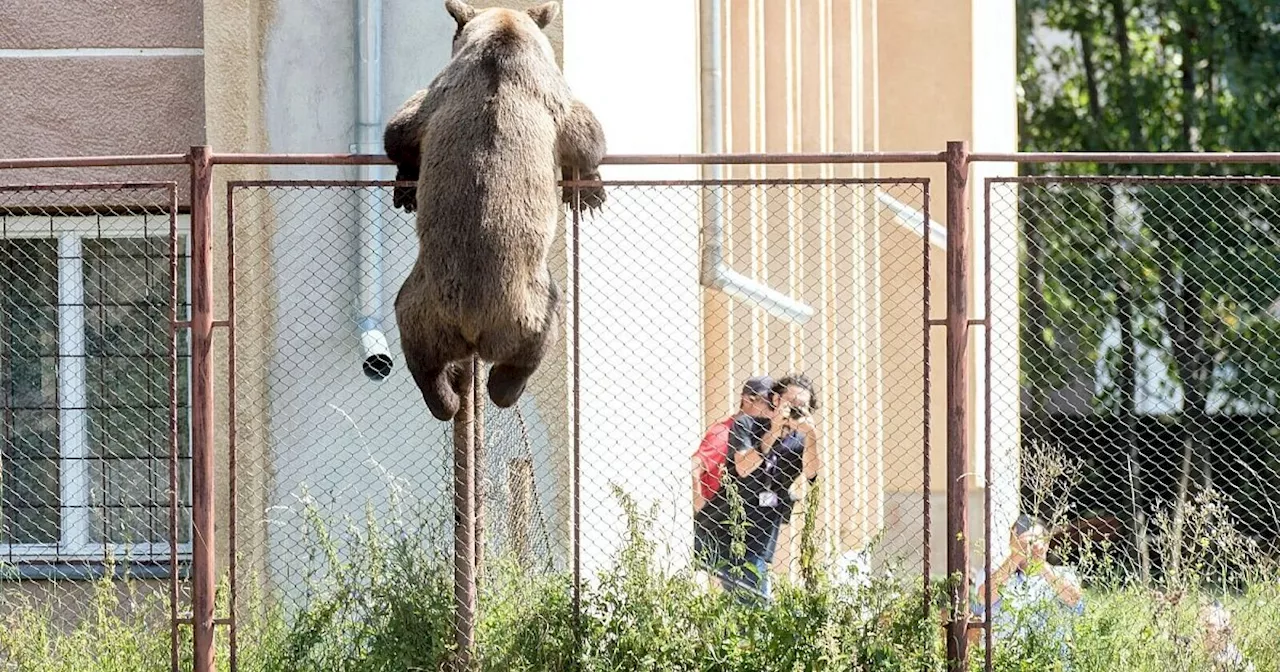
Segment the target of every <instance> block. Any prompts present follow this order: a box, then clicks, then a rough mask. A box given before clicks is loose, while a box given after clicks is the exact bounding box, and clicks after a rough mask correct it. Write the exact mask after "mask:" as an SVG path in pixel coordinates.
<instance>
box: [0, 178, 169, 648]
mask: <svg viewBox="0 0 1280 672" xmlns="http://www.w3.org/2000/svg"><path fill="white" fill-rule="evenodd" d="M185 224H186V222H185V217H184V218H182V220H181V221H180V219H179V217H178V215H177V211H176V187H175V185H174V184H172V183H169V184H163V183H158V184H132V185H129V184H125V185H119V184H116V185H97V184H82V185H50V186H30V187H0V437H2V438H0V447H2V448H3V450H2V451H0V622H4V623H6V625H5V629H6V630H7V631H11V632H14V633H16V632H18V628H16V627H14V623H13V622H11V621H9V619H23V620H24V623H23V631H25V632H35V631H38V630H39V629H40V628H41V627H47V628H48V629H49V630H50V631H56V630H59V629H62V628H76V627H83V626H82V624H83V623H84V622H86V621H87V622H95V623H96V624H97V625H99V626H101V625H103V624H104V621H110V620H112V619H122V620H125V621H129V622H135V621H141V622H145V623H147V624H150V625H151V626H152V627H155V628H157V629H160V630H161V631H168V630H170V628H172V642H174V643H176V642H177V639H178V631H177V623H178V621H179V619H180V614H184V613H185V612H186V611H187V610H188V606H187V605H188V598H187V594H188V590H187V587H186V582H185V574H186V570H187V564H188V563H187V556H188V554H189V552H190V548H189V546H190V541H191V525H190V504H191V496H190V487H189V482H190V441H189V439H188V424H187V422H186V413H185V410H186V408H187V407H188V405H189V404H188V402H189V390H188V371H187V363H188V360H189V357H188V349H187V343H186V336H185V334H184V333H183V332H181V331H178V330H174V329H172V328H171V326H172V325H173V324H174V323H175V322H176V321H180V320H184V319H186V315H187V294H186V288H187V282H186V273H187V235H186V233H185ZM123 576H129V577H131V578H132V579H135V582H134V586H135V590H134V591H131V592H129V593H128V594H125V593H122V592H117V591H115V590H114V589H113V588H107V589H105V591H104V589H103V588H102V586H101V585H100V584H99V583H97V580H99V579H102V578H110V577H115V578H120V577H123ZM165 624H169V625H168V626H167V627H166V625H165ZM91 627H92V626H91ZM11 628H12V629H11ZM153 644H155V645H156V646H157V647H159V648H154V649H153V650H152V651H151V653H152V654H154V655H157V656H160V657H161V658H162V659H164V660H168V658H169V653H168V651H167V650H166V649H168V648H169V644H170V638H169V637H163V638H157V639H156V640H155V641H154V642H153ZM44 645H45V644H44V643H42V642H40V641H32V640H28V639H22V638H21V637H17V636H14V637H13V638H6V640H5V642H4V646H0V667H4V666H5V665H6V664H9V663H8V662H6V661H10V662H11V659H12V660H18V661H21V660H29V658H25V657H24V656H29V655H31V654H33V653H36V652H37V651H38V647H41V646H44ZM31 647H36V648H31ZM176 650H177V649H176V648H175V649H174V651H176ZM5 669H8V668H7V667H5Z"/></svg>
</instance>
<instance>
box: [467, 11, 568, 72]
mask: <svg viewBox="0 0 1280 672" xmlns="http://www.w3.org/2000/svg"><path fill="white" fill-rule="evenodd" d="M444 7H445V9H446V10H447V11H448V12H449V15H450V16H452V17H453V20H454V21H456V22H457V24H458V29H457V31H455V32H454V34H453V55H454V56H456V55H457V54H458V52H459V51H461V50H462V49H463V48H464V47H466V45H467V44H469V43H472V42H476V41H479V40H486V39H489V38H491V37H494V36H497V35H510V34H521V35H524V36H528V37H532V38H533V39H536V40H537V41H538V43H539V46H541V47H542V49H543V50H544V51H545V52H546V54H547V56H548V57H549V58H551V59H552V60H554V59H555V52H554V51H553V50H552V48H551V41H550V40H548V39H547V36H546V34H545V33H543V32H542V31H543V29H545V28H546V27H547V26H549V25H551V22H552V21H554V20H555V19H556V16H558V15H559V14H560V3H558V2H547V3H543V4H541V5H538V6H536V7H531V8H529V9H528V10H525V11H523V12H521V11H519V10H515V9H506V8H503V7H486V8H483V9H476V8H475V7H472V6H471V5H469V4H467V3H466V2H463V0H445V3H444Z"/></svg>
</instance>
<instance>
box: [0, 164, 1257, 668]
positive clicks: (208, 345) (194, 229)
mask: <svg viewBox="0 0 1280 672" xmlns="http://www.w3.org/2000/svg"><path fill="white" fill-rule="evenodd" d="M604 163H606V164H609V165H699V166H708V165H814V164H826V165H838V164H844V165H849V164H935V165H936V164H943V165H945V167H946V213H947V225H946V226H947V231H946V242H947V249H946V270H945V276H946V280H947V291H946V294H947V295H946V298H945V305H946V313H945V318H943V319H936V318H931V317H930V316H929V314H928V312H927V311H928V309H929V300H928V298H927V295H928V282H929V271H928V234H927V232H926V233H925V236H924V237H925V249H926V252H925V255H926V257H925V267H924V282H925V290H926V291H925V294H926V296H925V311H926V314H925V315H924V319H923V320H922V327H923V330H924V332H925V339H926V341H925V342H926V343H928V334H929V332H930V330H931V329H932V328H933V327H943V328H944V329H945V332H946V365H945V378H946V396H947V401H946V417H945V423H946V430H947V431H946V460H947V465H946V474H947V483H946V502H947V520H946V535H945V537H944V543H945V545H946V548H947V554H946V555H947V574H948V576H949V577H950V578H951V579H952V581H953V583H952V584H951V586H952V587H951V589H950V590H951V594H950V595H949V598H950V599H949V602H950V606H951V609H950V613H949V615H948V621H947V627H946V648H947V654H948V660H949V661H950V662H949V669H952V670H959V669H962V668H963V664H962V663H960V661H964V660H967V657H968V652H967V649H968V645H967V637H966V633H967V631H968V630H969V629H970V628H975V627H976V628H982V629H983V630H984V631H985V633H986V637H987V643H988V646H987V647H986V650H987V657H988V666H989V665H990V655H991V646H990V642H991V623H990V622H989V619H987V621H986V622H979V623H973V622H971V621H970V619H969V616H968V593H967V586H968V585H969V567H968V566H969V554H970V540H969V538H968V535H967V534H966V533H965V531H966V530H967V529H968V519H969V514H970V511H969V504H968V494H969V492H970V488H971V484H970V476H971V474H969V473H968V471H967V466H966V465H967V464H968V462H969V456H970V448H971V446H970V437H969V432H968V419H969V417H970V412H971V409H970V405H971V403H972V401H973V400H971V399H970V392H969V390H970V382H971V380H970V370H969V366H968V356H969V354H970V353H969V328H970V327H974V326H979V327H983V329H984V332H985V344H984V348H983V349H984V352H983V355H982V356H983V357H985V359H986V360H987V362H988V364H989V362H990V358H991V339H990V332H991V316H990V312H991V306H990V303H989V301H988V302H985V305H986V313H987V314H986V315H982V316H972V315H970V308H969V302H970V296H969V294H970V292H969V281H970V271H971V269H970V240H969V238H970V236H969V224H970V213H969V204H970V185H969V179H970V175H969V169H970V167H971V166H973V165H974V164H979V163H1006V164H1014V165H1020V164H1024V163H1049V164H1081V163H1092V164H1161V165H1174V164H1181V165H1188V164H1273V165H1276V164H1280V152H1256V153H1253V152H1249V153H1194V152H1182V153H1115V152H1107V153H1089V152H1071V153H1019V152H1014V153H971V152H970V151H969V146H968V143H967V142H965V141H956V142H948V143H947V145H946V149H945V150H944V151H938V152H925V151H921V152H896V153H881V152H856V153H827V154H758V153H757V154H715V155H705V154H673V155H612V156H609V157H606V159H605V161H604ZM183 165H185V166H188V168H189V170H190V176H191V195H190V198H191V231H190V247H191V259H190V268H191V286H190V294H191V297H190V302H191V317H190V320H189V321H180V320H178V319H177V316H176V315H175V316H174V318H173V324H172V328H173V333H174V334H175V335H176V334H177V333H178V332H179V330H182V329H189V330H190V338H191V360H192V361H191V371H192V375H191V382H190V385H191V397H192V408H191V414H192V416H191V431H192V445H191V459H192V509H193V515H192V525H193V530H192V535H193V539H192V544H193V552H192V559H191V562H192V569H191V581H192V592H193V595H192V606H193V610H192V615H191V617H179V615H178V614H177V612H176V604H175V605H171V609H173V610H175V611H173V612H172V620H173V622H172V624H171V626H172V628H173V656H174V657H173V668H174V669H175V670H176V669H177V651H178V626H179V625H180V624H189V625H191V626H192V628H193V638H192V644H193V650H194V671H195V672H212V670H213V669H215V668H214V657H213V648H214V647H213V641H214V635H215V628H216V627H217V626H220V625H221V626H227V627H228V628H229V635H230V641H231V664H232V669H234V668H235V650H236V647H235V640H236V625H235V619H234V618H233V617H230V616H228V617H221V618H220V617H218V616H217V614H216V613H215V607H214V590H215V569H214V568H215V555H214V550H215V549H214V536H213V532H214V528H215V526H216V525H217V522H218V521H217V517H216V515H215V510H214V473H215V472H214V457H215V456H214V454H213V452H214V447H213V446H214V439H215V435H216V432H217V431H218V430H217V429H216V427H215V425H214V420H213V417H214V395H213V356H214V355H213V353H212V340H213V333H214V329H216V328H224V329H226V330H227V331H228V333H229V334H230V335H231V336H232V337H231V338H230V348H231V352H230V358H231V367H233V368H232V369H231V376H230V383H229V385H230V386H232V387H231V390H232V395H233V397H232V398H233V399H234V385H235V375H234V366H235V364H234V359H235V351H234V348H235V338H234V330H235V322H236V317H235V309H234V306H235V289H236V288H235V273H234V269H235V256H234V242H233V241H234V228H235V227H234V225H233V220H232V219H231V215H230V213H231V210H230V208H231V202H230V201H231V195H230V190H229V192H228V195H227V199H228V210H229V211H228V218H229V221H228V229H227V235H228V259H227V261H228V264H229V268H230V270H231V272H230V273H229V276H228V282H229V286H228V288H227V289H228V292H229V293H228V297H229V301H228V303H229V305H228V306H226V307H224V310H225V311H226V313H225V317H223V318H221V319H219V318H217V317H215V314H216V311H217V308H218V307H217V306H215V305H214V299H213V290H214V288H213V282H214V276H213V258H212V254H213V248H212V233H213V226H214V224H213V221H212V220H213V216H214V214H213V213H214V206H213V204H214V200H213V199H214V198H215V195H214V193H213V184H214V176H215V173H216V172H217V166H219V165H223V166H237V165H239V166H247V165H253V166H284V165H302V166H351V165H390V161H389V160H387V159H386V157H384V156H381V155H364V154H248V153H225V154H224V153H215V152H214V151H213V150H212V148H210V147H209V146H197V147H192V148H191V149H190V151H189V152H188V153H186V154H156V155H136V156H99V157H70V158H31V159H0V170H4V171H6V172H8V171H19V170H23V169H50V168H52V169H74V168H119V167H125V166H183ZM1019 179H1023V178H1009V177H1000V178H988V179H987V180H986V182H985V184H984V185H983V189H984V190H985V191H984V196H987V198H986V202H985V210H986V212H985V215H984V221H986V222H988V223H989V221H990V198H989V193H990V187H991V185H992V184H993V183H996V182H1016V181H1018V180H1019ZM1060 179H1061V178H1060ZM1065 179H1067V180H1070V178H1065ZM1114 179H1120V178H1114ZM1242 179H1246V180H1247V179H1248V178H1242ZM40 181H41V182H46V181H47V180H40ZM343 183H346V184H357V183H352V182H349V181H343ZM94 184H97V183H94ZM358 184H360V185H367V184H370V183H365V182H359V183H358ZM564 184H565V186H570V187H577V186H587V185H595V184H599V182H578V181H566V182H565V183H564ZM604 184H606V185H608V184H610V182H609V181H608V180H606V181H604ZM63 186H67V185H63ZM925 196H926V207H927V202H928V193H927V191H926V194H925ZM926 212H927V211H926ZM578 220H579V218H578V216H577V215H576V214H575V215H574V216H573V218H572V222H571V225H572V227H573V229H572V233H573V234H574V235H573V245H574V247H573V249H572V251H571V252H570V259H569V261H570V264H571V273H572V274H573V277H574V281H575V283H576V280H577V274H578V249H577V241H578V236H577V235H576V233H577V227H578V224H579V221H578ZM984 228H987V229H989V227H984ZM982 235H984V236H986V237H987V240H988V244H986V245H985V246H984V250H985V258H984V259H983V260H982V263H983V264H984V267H986V268H988V269H989V266H990V249H991V248H990V244H989V237H990V233H989V230H984V231H983V233H982ZM984 276H985V278H986V287H985V289H984V290H983V291H984V292H985V296H986V297H988V298H989V296H990V289H991V281H990V273H989V272H987V273H985V274H984ZM573 300H574V301H576V300H577V299H576V292H575V297H574V298H573ZM577 317H578V311H576V310H575V311H574V323H573V325H572V327H571V328H572V329H573V331H574V333H576V332H577V326H578V325H577ZM924 356H925V358H926V363H925V388H926V395H925V400H926V413H925V418H924V422H925V427H926V432H927V427H928V422H929V419H928V412H927V404H928V399H929V395H928V392H927V390H928V387H929V378H928V377H929V369H928V363H927V359H928V353H927V349H926V352H925V353H924ZM572 366H573V376H574V379H573V389H572V391H571V395H572V403H573V406H574V408H575V411H576V410H577V409H578V406H579V387H580V386H579V380H578V361H577V347H576V344H575V351H574V355H573V363H572ZM985 371H986V372H987V380H986V382H985V386H984V389H985V393H986V396H985V397H984V399H982V400H980V401H979V403H984V404H986V405H987V406H988V407H989V406H990V366H987V367H985ZM478 388H479V385H475V386H474V387H473V390H472V391H473V392H475V390H476V389H478ZM476 396H483V395H478V394H472V395H466V396H464V397H463V398H464V400H466V401H465V402H464V404H463V407H462V410H461V411H460V413H459V415H458V417H457V418H456V419H455V434H454V436H455V438H454V448H455V450H454V474H455V484H456V485H457V486H458V487H457V488H456V490H455V493H454V505H455V516H461V518H455V519H457V520H464V521H466V524H464V525H461V526H458V527H457V528H456V530H455V546H454V548H455V553H454V554H455V578H456V580H455V591H456V592H455V601H456V607H457V608H456V611H455V618H456V621H457V625H458V627H457V628H456V631H457V633H458V640H457V644H458V645H459V651H460V653H461V658H462V659H463V660H462V661H459V662H465V661H466V659H467V657H468V655H469V653H470V651H471V646H472V644H473V642H474V625H475V623H474V617H475V613H474V610H475V597H476V591H475V578H476V553H477V549H476V546H475V544H476V542H475V539H474V530H475V527H474V525H475V518H476V515H477V513H478V512H477V511H476V501H475V499H476V498H475V493H474V492H473V490H474V483H475V456H476V450H477V447H478V446H479V443H480V442H481V441H483V439H482V438H481V439H480V440H479V441H478V440H477V434H478V433H479V432H482V431H483V429H482V427H481V425H482V424H483V423H482V422H476V420H477V415H478V414H476V413H475V397H476ZM230 413H231V414H232V415H231V418H230V424H229V430H228V432H229V433H228V441H229V446H230V450H229V453H230V454H229V456H228V457H229V460H230V465H231V467H230V471H229V474H230V476H229V478H230V479H231V481H232V482H231V484H230V487H231V488H232V492H233V493H234V488H235V478H236V462H235V460H236V450H235V416H234V413H235V404H234V403H232V404H231V407H230ZM578 424H579V423H578V416H577V415H576V414H575V419H574V428H573V430H574V434H573V444H574V445H575V450H574V451H573V459H574V461H575V466H574V469H575V473H576V461H577V450H576V445H577V440H578ZM985 425H986V426H985V427H984V428H983V430H982V431H983V432H984V437H985V438H984V439H983V440H984V441H987V442H989V441H990V436H991V421H990V414H987V415H986V423H985ZM925 450H926V453H925V466H924V472H925V474H924V478H925V481H924V483H925V487H926V490H925V519H924V520H925V530H924V533H925V538H924V544H925V546H924V548H925V553H926V560H925V563H926V564H925V568H926V569H925V578H926V581H925V585H926V588H927V586H928V564H927V563H928V560H927V554H928V548H929V538H928V534H929V533H928V524H929V523H928V515H929V514H928V493H929V490H928V470H929V458H928V452H927V451H928V443H927V433H926V444H925ZM986 469H987V474H986V476H987V479H988V481H989V480H990V476H991V474H990V469H991V462H990V460H987V461H986ZM576 480H577V479H576V478H575V479H574V481H575V490H576V487H577V486H576ZM172 496H176V495H173V494H172V493H171V497H172ZM986 497H987V498H988V502H987V506H986V508H987V512H985V513H984V518H985V524H986V528H985V529H986V537H987V539H988V540H989V538H990V534H991V529H990V515H989V511H990V506H989V498H990V490H989V489H988V490H987V494H986ZM230 502H231V504H230V505H231V507H232V508H231V510H230V512H229V515H230V519H229V521H228V524H229V528H228V529H229V535H230V536H229V538H230V540H231V542H230V543H231V544H232V546H233V549H234V544H235V534H236V530H235V525H236V511H235V508H234V507H235V505H236V504H235V502H236V498H235V496H234V495H233V496H232V497H231V499H230ZM573 507H574V511H573V514H572V515H573V533H574V535H575V538H574V543H573V547H574V551H573V552H574V556H575V563H574V579H575V581H574V583H575V595H574V600H575V603H576V602H577V599H578V596H577V585H578V584H579V580H578V579H579V568H578V563H577V562H576V558H577V555H578V551H577V546H578V544H577V538H576V535H577V531H578V510H577V508H578V501H577V497H576V496H575V497H574V501H573ZM230 557H231V575H232V579H231V581H232V583H231V596H230V597H231V604H232V613H234V604H235V592H236V585H235V583H234V582H235V564H234V563H235V554H234V553H232V554H231V556H230ZM990 562H991V561H990V558H989V557H988V558H987V560H986V567H985V572H986V573H987V575H988V576H989V575H990V572H991V567H990ZM174 576H176V574H175V575H174ZM926 599H927V590H926ZM986 599H987V600H988V601H989V600H990V591H989V590H988V591H987V596H986ZM175 601H176V600H175ZM988 603H989V602H988Z"/></svg>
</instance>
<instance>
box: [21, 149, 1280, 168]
mask: <svg viewBox="0 0 1280 672" xmlns="http://www.w3.org/2000/svg"><path fill="white" fill-rule="evenodd" d="M946 160H947V155H946V152H923V151H913V152H848V153H813V154H796V153H776V154H775V153H750V154H611V155H608V156H605V157H604V161H603V162H602V163H604V164H605V165H616V166H646V165H649V166H661V165H802V164H874V163H881V164H912V163H914V164H921V163H945V162H946ZM968 160H969V162H970V163H1058V164H1072V163H1114V164H1277V165H1280V152H1009V153H983V152H975V153H971V154H969V155H968ZM190 161H191V157H190V153H187V154H138V155H132V156H77V157H41V158H23V159H0V170H14V169H24V168H25V169H30V168H108V167H117V166H162V165H181V164H188V163H190ZM212 162H213V163H215V164H219V163H220V164H224V165H262V166H268V165H313V166H325V165H328V166H354V165H391V161H390V159H388V158H387V157H386V156H384V155H382V154H251V153H214V154H213V155H212Z"/></svg>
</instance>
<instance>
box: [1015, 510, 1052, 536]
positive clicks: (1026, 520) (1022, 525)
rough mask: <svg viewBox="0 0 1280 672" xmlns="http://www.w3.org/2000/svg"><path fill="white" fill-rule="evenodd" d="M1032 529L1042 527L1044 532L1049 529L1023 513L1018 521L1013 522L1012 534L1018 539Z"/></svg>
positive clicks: (1041, 522)
mask: <svg viewBox="0 0 1280 672" xmlns="http://www.w3.org/2000/svg"><path fill="white" fill-rule="evenodd" d="M1033 527H1042V528H1045V529H1046V530H1047V529H1049V526H1048V525H1045V524H1044V521H1042V520H1040V519H1039V518H1037V517H1035V516H1032V515H1028V514H1025V513H1024V514H1021V515H1019V516H1018V519H1017V520H1015V521H1013V533H1014V534H1015V535H1017V536H1019V537H1020V536H1022V535H1024V534H1026V532H1027V530H1030V529H1031V528H1033Z"/></svg>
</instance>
